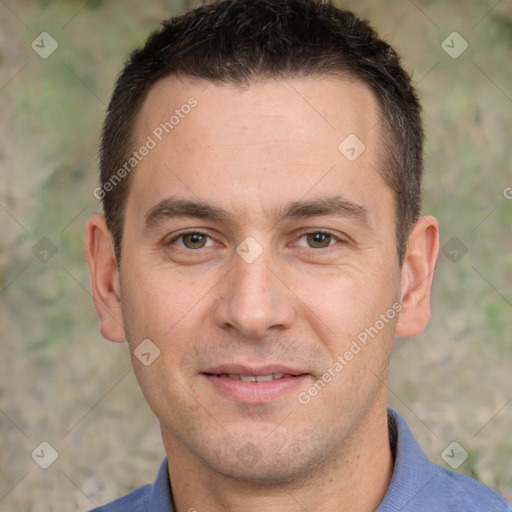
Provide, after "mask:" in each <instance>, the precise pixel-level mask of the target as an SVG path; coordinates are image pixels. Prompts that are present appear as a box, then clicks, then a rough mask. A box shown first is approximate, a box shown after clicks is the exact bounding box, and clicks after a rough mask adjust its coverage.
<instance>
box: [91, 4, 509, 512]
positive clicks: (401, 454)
mask: <svg viewBox="0 0 512 512" xmlns="http://www.w3.org/2000/svg"><path fill="white" fill-rule="evenodd" d="M422 142H423V131H422V125H421V119H420V107H419V104H418V101H417V98H416V95H415V92H414V90H413V88H412V86H411V83H410V79H409V77H408V75H407V74H406V73H405V71H404V70H403V69H402V68H401V66H400V64H399V60H398V57H397V55H396V54H395V52H394V51H393V50H392V49H391V48H390V47H389V46H388V45H387V44H386V43H385V42H383V41H381V40H380V39H378V37H377V35H376V34H375V33H374V31H373V30H372V29H371V28H369V26H368V25H367V24H366V23H364V22H362V21H360V20H358V19H356V18H355V17H354V16H353V15H352V14H350V13H346V12H341V11H339V10H338V9H337V8H335V7H334V6H333V5H330V4H323V3H320V2H315V1H313V0H286V1H282V0H241V1H235V0H227V1H224V2H220V3H216V4H213V5H210V6H205V7H201V8H199V9H197V10H194V11H191V12H189V13H187V14H185V15H184V16H181V17H178V18H174V19H171V20H169V21H167V22H164V25H163V28H162V30H161V31H160V32H158V33H155V34H153V35H152V36H151V37H150V39H149V40H148V41H147V43H146V45H145V46H144V48H142V49H140V50H138V51H136V52H134V53H133V54H132V56H131V59H130V61H129V62H128V63H127V65H126V66H125V68H124V70H123V72H122V74H121V75H120V77H119V79H118V82H117V84H116V88H115V91H114V93H113V97H112V100H111V103H110V106H109V110H108V115H107V118H106V121H105V125H104V129H103V138H102V146H101V186H100V187H98V189H96V191H95V195H96V196H97V197H98V198H101V199H102V201H103V206H104V212H105V216H102V215H95V216H93V217H92V218H91V219H90V220H89V222H88V226H87V242H86V250H87V257H88V261H89V265H90V269H91V275H92V282H93V292H94V299H95V304H96V308H97V311H98V314H99V316H100V320H101V332H102V334H103V336H105V337H106V338H107V339H109V340H111V341H114V342H125V341H126V342H128V345H129V347H130V352H131V355H132V361H133V365H134V370H135V373H136V376H137V379H138V381H139V383H140V385H141V388H142V391H143V393H144V395H145V397H146V399H147V401H148V403H149V405H150V406H151V408H152V410H153V411H154V413H155V415H156V416H157V418H158V420H159V423H160V427H161V432H162V439H163V442H164V446H165V451H166V454H167V458H166V460H164V462H163V464H162V466H161V468H160V472H159V474H158V477H157V479H156V482H155V484H154V485H152V486H145V487H143V488H141V489H138V490H136V491H134V492H133V493H131V494H129V495H127V496H125V497H124V498H121V499H119V500H117V501H115V502H113V503H111V504H110V505H106V506H104V507H100V508H99V509H97V510H102V511H139V510H140V511H148V512H150V511H157V510H158V511H170V510H175V511H178V512H183V511H194V510H197V511H199V512H202V511H209V512H216V511H220V510H232V511H235V510H236V511H238V510H244V511H255V510H266V511H273V510H275V511H280V512H281V511H299V510H301V511H303V510H307V511H310V512H314V511H319V510H322V511H356V510H357V511H363V512H364V511H374V510H378V511H379V512H387V511H398V510H413V511H429V512H430V511H448V510H449V511H454V510H461V511H462V510H464V511H506V510H511V509H510V507H509V506H508V505H507V504H506V502H505V501H504V499H503V498H502V497H500V496H499V495H498V494H497V493H496V492H494V491H493V490H491V489H488V488H487V487H485V486H483V485H481V484H479V483H478V482H476V481H474V480H472V479H469V478H467V477H464V476H461V475H459V474H457V473H454V472H451V471H447V470H446V469H444V468H441V467H439V466H436V465H434V464H432V463H430V462H428V461H427V460H426V458H425V456H424V455H423V453H422V452H421V450H420V448H419V446H418V445H417V443H416V441H415V440H414V438H413V436H412V434H411V432H410V431H409V429H408V427H407V425H406V424H405V421H404V420H403V418H402V417H401V416H400V415H399V414H398V413H397V412H395V411H392V410H388V409H387V395H386V390H387V387H386V383H387V372H388V366H389V361H390V355H391V349H392V345H393V341H394V338H395V335H399V336H402V337H408V336H414V335H416V334H418V333H420V332H421V331H422V330H423V329H424V328H425V326H426V325H427V323H428V320H429V315H430V306H429V301H430V289H431V284H432V278H433V271H434V267H435V262H436V258H437V254H438V248H439V228H438V223H437V221H436V220H435V219H434V218H433V217H431V216H422V217H421V216H420V198H421V176H422Z"/></svg>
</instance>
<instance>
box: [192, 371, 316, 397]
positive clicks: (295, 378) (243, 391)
mask: <svg viewBox="0 0 512 512" xmlns="http://www.w3.org/2000/svg"><path fill="white" fill-rule="evenodd" d="M230 373H231V374H240V375H250V376H254V377H257V376H259V375H270V374H276V373H279V374H281V373H282V374H283V377H281V378H280V379H275V380H269V381H264V382H245V381H241V380H235V379H231V378H229V377H226V376H220V375H223V374H224V375H225V374H230ZM201 376H202V377H203V378H205V379H206V381H207V382H208V383H209V385H210V386H212V388H213V390H214V391H215V392H216V393H219V394H220V395H222V396H223V397H225V398H228V399H230V400H234V401H236V402H243V403H250V404H258V403H260V404H261V403H269V402H272V401H274V400H276V399H278V398H281V397H283V396H284V395H286V394H288V393H290V392H292V391H294V390H295V391H296V390H297V388H298V387H300V386H303V385H304V382H305V381H306V380H307V379H309V378H310V377H311V375H310V374H308V373H305V372H303V371H302V370H298V369H296V368H290V367H288V366H281V365H267V366H261V367H258V368H256V367H249V366H245V365H237V364H225V365H221V366H216V367H212V368H209V369H208V370H206V371H204V372H202V373H201Z"/></svg>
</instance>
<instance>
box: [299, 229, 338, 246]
mask: <svg viewBox="0 0 512 512" xmlns="http://www.w3.org/2000/svg"><path fill="white" fill-rule="evenodd" d="M302 240H304V241H305V243H301V241H302ZM337 241H338V240H337V238H336V237H335V236H334V235H331V234H330V233H325V232H323V231H315V232H313V233H306V234H305V235H302V236H301V237H300V238H299V241H298V243H297V245H301V246H303V247H305V246H307V247H310V248H311V249H323V248H325V247H329V246H330V245H333V244H334V243H336V242H337Z"/></svg>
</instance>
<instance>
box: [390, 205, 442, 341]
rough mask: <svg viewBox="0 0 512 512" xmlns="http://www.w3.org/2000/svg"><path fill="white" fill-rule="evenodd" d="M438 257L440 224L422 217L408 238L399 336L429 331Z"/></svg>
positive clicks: (404, 263)
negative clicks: (431, 296)
mask: <svg viewBox="0 0 512 512" xmlns="http://www.w3.org/2000/svg"><path fill="white" fill-rule="evenodd" d="M438 253H439V224H438V222H437V220H436V219H435V218H434V217H432V216H430V215H427V216H425V217H420V218H419V219H418V221H417V222H416V224H415V226H414V228H413V230H412V232H411V234H410V235H409V240H408V243H407V251H406V255H405V258H404V262H403V265H402V271H401V274H402V275H401V288H400V294H401V295H400V297H401V301H402V311H400V316H399V319H398V324H397V329H396V333H397V335H398V336H401V337H403V338H407V337H409V336H415V335H417V334H419V333H421V332H422V331H423V330H424V329H425V328H426V327H427V324H428V322H429V320H430V292H431V288H432V280H433V277H434V269H435V266H436V261H437V255H438Z"/></svg>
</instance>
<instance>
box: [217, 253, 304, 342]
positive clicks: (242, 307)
mask: <svg viewBox="0 0 512 512" xmlns="http://www.w3.org/2000/svg"><path fill="white" fill-rule="evenodd" d="M233 259H234V262H233V267H232V270H231V272H228V274H227V275H226V277H225V279H224V280H223V282H222V288H221V289H220V290H219V300H218V302H217V305H216V308H215V312H214V316H215V322H216V324H217V325H218V326H219V327H221V328H223V329H229V330H236V331H238V332H239V334H241V335H243V336H244V337H248V338H252V339H255V338H260V337H262V336H264V335H265V334H268V331H269V330H285V329H288V328H289V327H291V326H292V325H293V322H294V320H295V318H296V310H295V307H294V302H293V294H292V292H291V291H290V289H289V288H287V286H286V284H285V281H284V280H283V279H282V276H281V277H278V275H276V274H278V271H277V270H273V269H272V268H271V267H270V266H269V264H271V262H270V261H269V259H268V258H266V257H264V255H262V256H260V257H259V258H258V259H257V260H256V261H253V262H251V263H247V262H246V261H244V260H243V259H242V258H240V257H239V256H238V255H237V254H235V255H233Z"/></svg>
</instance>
